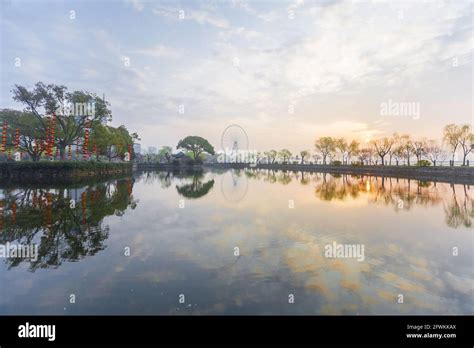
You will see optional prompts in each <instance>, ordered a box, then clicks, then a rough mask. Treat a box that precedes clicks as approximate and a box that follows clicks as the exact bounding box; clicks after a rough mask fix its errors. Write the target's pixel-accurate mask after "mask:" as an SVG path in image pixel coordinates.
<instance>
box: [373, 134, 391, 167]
mask: <svg viewBox="0 0 474 348" xmlns="http://www.w3.org/2000/svg"><path fill="white" fill-rule="evenodd" d="M372 145H373V146H374V149H375V152H376V153H377V154H378V155H379V157H380V159H381V160H382V165H383V166H384V165H385V156H386V155H387V154H388V153H389V152H390V150H391V149H392V146H393V139H390V138H382V139H378V140H374V141H372Z"/></svg>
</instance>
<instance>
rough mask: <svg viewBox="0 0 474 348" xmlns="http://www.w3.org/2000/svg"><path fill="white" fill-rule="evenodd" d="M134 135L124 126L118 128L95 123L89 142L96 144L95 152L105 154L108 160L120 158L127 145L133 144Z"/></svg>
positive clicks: (126, 149)
mask: <svg viewBox="0 0 474 348" xmlns="http://www.w3.org/2000/svg"><path fill="white" fill-rule="evenodd" d="M133 139H134V135H133V134H132V135H131V134H130V133H129V132H128V130H127V128H126V127H125V126H123V125H122V126H120V127H118V128H114V127H110V126H104V125H102V124H99V125H97V126H96V127H95V128H94V129H93V131H92V133H91V135H90V140H89V143H90V144H93V143H94V142H95V143H96V145H97V153H98V154H99V155H103V156H106V157H107V158H108V159H109V160H111V159H113V158H122V157H123V156H124V154H125V152H128V146H129V145H132V144H133Z"/></svg>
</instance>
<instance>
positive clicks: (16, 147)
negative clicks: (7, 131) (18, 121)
mask: <svg viewBox="0 0 474 348" xmlns="http://www.w3.org/2000/svg"><path fill="white" fill-rule="evenodd" d="M19 147H20V129H18V128H17V129H16V131H15V150H17V151H18V148H19Z"/></svg>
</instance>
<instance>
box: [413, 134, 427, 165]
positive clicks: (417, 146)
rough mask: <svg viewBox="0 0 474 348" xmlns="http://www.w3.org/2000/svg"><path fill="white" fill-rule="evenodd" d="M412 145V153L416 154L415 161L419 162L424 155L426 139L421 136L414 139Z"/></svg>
mask: <svg viewBox="0 0 474 348" xmlns="http://www.w3.org/2000/svg"><path fill="white" fill-rule="evenodd" d="M412 145H413V153H414V154H415V156H416V160H417V162H419V161H421V160H422V159H423V156H425V155H426V146H427V144H426V139H425V138H422V139H418V140H414V141H413V142H412Z"/></svg>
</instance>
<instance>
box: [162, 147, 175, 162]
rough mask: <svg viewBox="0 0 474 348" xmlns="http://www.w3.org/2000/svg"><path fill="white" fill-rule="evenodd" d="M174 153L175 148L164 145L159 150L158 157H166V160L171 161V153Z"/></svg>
mask: <svg viewBox="0 0 474 348" xmlns="http://www.w3.org/2000/svg"><path fill="white" fill-rule="evenodd" d="M172 153H173V149H172V148H171V146H163V147H162V148H161V149H160V151H158V159H159V160H162V159H164V158H165V159H166V162H168V163H170V162H171V155H172Z"/></svg>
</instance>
